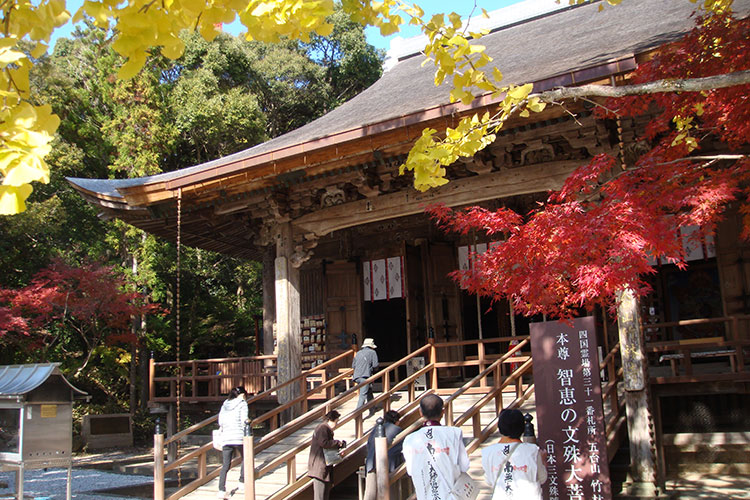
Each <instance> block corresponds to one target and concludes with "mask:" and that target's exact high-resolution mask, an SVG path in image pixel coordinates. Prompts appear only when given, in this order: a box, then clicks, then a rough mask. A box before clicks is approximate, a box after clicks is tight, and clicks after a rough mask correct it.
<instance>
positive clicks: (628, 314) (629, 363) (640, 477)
mask: <svg viewBox="0 0 750 500" xmlns="http://www.w3.org/2000/svg"><path fill="white" fill-rule="evenodd" d="M640 323H641V322H640V315H639V312H638V299H637V297H636V296H635V294H634V293H633V291H632V290H621V291H619V292H618V293H617V328H618V332H619V336H620V354H621V356H622V369H623V378H624V387H625V411H626V414H627V421H628V435H629V437H630V474H629V477H628V481H627V483H626V484H624V485H623V490H624V491H625V490H627V491H628V493H629V494H631V495H636V496H639V497H658V496H660V492H659V491H658V488H657V486H656V465H655V464H656V462H655V457H654V452H653V446H652V444H653V443H652V439H653V438H652V435H651V431H652V429H653V421H652V417H651V412H650V411H649V404H648V378H647V373H648V371H647V365H646V363H647V361H646V356H645V349H644V348H645V345H644V342H643V336H642V335H641V328H640Z"/></svg>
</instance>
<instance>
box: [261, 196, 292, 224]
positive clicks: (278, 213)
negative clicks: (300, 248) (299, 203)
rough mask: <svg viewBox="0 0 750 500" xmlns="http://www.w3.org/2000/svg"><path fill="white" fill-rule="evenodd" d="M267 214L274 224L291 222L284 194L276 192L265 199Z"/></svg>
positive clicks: (290, 214)
mask: <svg viewBox="0 0 750 500" xmlns="http://www.w3.org/2000/svg"><path fill="white" fill-rule="evenodd" d="M266 201H267V202H268V212H269V214H270V215H271V217H273V219H274V221H275V222H276V223H279V224H280V223H283V222H289V221H290V220H292V211H291V208H290V207H289V202H288V200H287V195H286V193H283V192H281V191H276V192H274V193H272V194H271V195H270V196H268V197H267V198H266Z"/></svg>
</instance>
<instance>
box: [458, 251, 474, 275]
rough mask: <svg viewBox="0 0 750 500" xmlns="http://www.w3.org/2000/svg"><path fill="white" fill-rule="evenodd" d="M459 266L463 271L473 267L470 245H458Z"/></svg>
mask: <svg viewBox="0 0 750 500" xmlns="http://www.w3.org/2000/svg"><path fill="white" fill-rule="evenodd" d="M458 268H459V269H460V270H461V271H468V270H469V269H471V263H470V262H469V247H468V246H466V245H464V246H462V247H458Z"/></svg>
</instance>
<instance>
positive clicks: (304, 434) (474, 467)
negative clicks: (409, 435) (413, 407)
mask: <svg viewBox="0 0 750 500" xmlns="http://www.w3.org/2000/svg"><path fill="white" fill-rule="evenodd" d="M403 398H404V399H403V401H406V399H405V395H404V396H403ZM479 398H480V396H479V395H463V396H461V397H459V398H458V400H457V401H456V402H455V403H454V415H455V416H458V415H460V414H461V413H463V411H465V410H466V409H468V408H469V407H470V406H471V405H472V404H474V403H475V402H476V401H477V400H478V399H479ZM514 398H515V393H514V392H511V391H509V392H508V393H506V394H505V395H504V398H503V399H504V401H503V403H504V405H507V404H509V403H510V402H511V401H513V399H514ZM355 406H356V398H355V399H352V400H350V401H349V402H347V403H346V404H345V405H344V406H343V407H342V408H339V409H338V411H339V412H340V413H341V414H342V415H344V414H347V413H348V412H350V411H352V410H354V407H355ZM394 407H398V405H394ZM521 410H522V411H523V412H524V413H526V412H528V413H531V414H532V415H533V416H535V417H536V414H535V408H534V400H533V396H532V398H531V399H529V400H528V401H526V402H525V403H524V404H523V405H522V406H521ZM481 413H482V416H481V422H482V426H486V425H488V424H489V423H490V422H491V421H492V420H493V419H494V418H495V417H496V416H497V415H496V414H495V411H494V405H493V404H489V405H486V406H485V409H483V411H482V412H481ZM378 416H380V413H378V414H377V415H374V416H372V417H369V418H367V419H365V422H364V425H365V429H366V430H367V429H369V428H370V427H372V426H374V425H375V420H376V418H377V417H378ZM316 425H317V423H314V424H310V425H309V426H307V427H304V428H303V429H301V430H300V431H298V432H297V433H295V434H293V435H292V436H289V437H288V438H286V439H284V440H283V441H282V442H280V443H278V444H277V445H275V446H273V447H271V448H270V449H268V450H265V451H264V452H262V453H260V454H259V455H258V456H256V458H255V459H256V461H255V465H256V468H257V467H259V466H261V465H262V464H263V463H264V461H268V460H271V459H272V458H275V457H277V456H278V455H280V454H281V453H283V452H285V451H287V450H289V449H290V448H292V447H293V446H296V445H297V444H299V443H301V442H303V441H304V440H306V439H309V438H310V436H311V435H312V433H313V431H314V429H315V427H316ZM463 430H464V437H465V440H466V441H467V442H468V441H469V440H470V436H471V435H472V429H471V420H469V422H468V425H466V426H465V427H464V429H463ZM354 436H355V432H354V423H353V422H348V423H346V424H344V425H343V426H342V427H339V428H337V429H336V430H335V438H336V439H344V440H346V441H347V442H352V441H354ZM498 439H499V435H498V434H497V433H495V434H493V435H492V436H491V437H490V439H489V440H488V441H487V442H485V443H484V444H483V445H482V446H487V445H489V444H494V443H496V442H497V440H498ZM308 449H309V448H308ZM308 449H306V450H305V451H304V452H302V453H300V454H299V455H298V456H297V460H296V462H297V471H296V472H297V476H302V475H303V474H304V473H305V471H306V470H307V459H308ZM470 459H471V469H470V471H469V474H470V475H471V476H472V477H474V479H476V480H477V482H478V483H479V484H481V485H482V488H483V489H482V492H481V493H480V496H479V498H480V499H489V498H490V497H491V491H490V489H489V487H488V486H487V485H486V484H485V483H484V472H483V471H482V463H481V462H482V456H481V448H480V449H478V450H476V451H475V452H474V453H473V454H472V455H471V456H470ZM286 477H287V470H286V466H281V467H279V468H277V469H276V470H274V471H273V472H272V473H271V474H267V475H265V476H264V477H262V478H261V479H259V480H257V481H256V483H255V491H256V498H257V499H262V498H268V497H269V496H270V495H272V494H273V493H274V492H276V491H278V490H279V489H281V488H282V487H283V486H285V485H286ZM238 481H239V467H235V468H234V469H232V470H230V472H229V474H228V477H227V490H228V491H230V493H233V494H232V495H231V497H230V498H233V499H236V500H240V499H242V498H244V496H243V494H242V493H239V492H235V491H234V490H235V489H236V488H237V485H238ZM218 485H219V480H218V479H215V480H213V481H211V482H209V483H206V484H205V485H203V486H202V487H200V488H198V489H197V490H196V491H194V492H193V493H191V494H189V495H186V496H185V497H183V498H185V499H186V500H208V499H215V498H216V495H217V491H218ZM394 500H395V499H394Z"/></svg>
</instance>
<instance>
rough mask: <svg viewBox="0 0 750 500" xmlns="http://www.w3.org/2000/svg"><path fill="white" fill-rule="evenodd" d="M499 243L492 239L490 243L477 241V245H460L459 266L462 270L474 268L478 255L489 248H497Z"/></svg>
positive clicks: (462, 286)
mask: <svg viewBox="0 0 750 500" xmlns="http://www.w3.org/2000/svg"><path fill="white" fill-rule="evenodd" d="M499 244H500V242H499V241H491V242H490V243H489V244H487V243H477V244H476V245H463V246H460V247H458V268H459V269H460V270H461V271H468V270H469V269H473V268H474V259H475V258H476V255H481V254H483V253H484V252H486V251H487V249H488V248H495V247H496V246H498V245H499ZM460 286H461V288H462V289H464V290H465V289H466V288H467V287H466V286H464V285H460Z"/></svg>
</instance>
